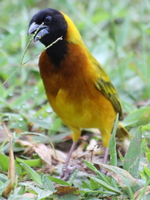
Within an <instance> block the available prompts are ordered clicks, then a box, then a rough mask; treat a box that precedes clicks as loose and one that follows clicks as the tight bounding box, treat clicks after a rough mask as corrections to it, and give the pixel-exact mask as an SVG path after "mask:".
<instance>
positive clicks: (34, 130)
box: [0, 0, 150, 200]
mask: <svg viewBox="0 0 150 200" xmlns="http://www.w3.org/2000/svg"><path fill="white" fill-rule="evenodd" d="M47 7H52V8H55V9H58V10H61V11H63V12H64V13H66V14H67V15H68V16H69V17H70V18H72V20H73V21H74V23H75V24H76V26H77V27H78V29H79V30H80V33H81V35H82V37H83V40H84V42H85V44H86V45H87V47H88V48H89V50H90V52H91V53H92V54H93V55H94V56H95V57H96V58H97V60H98V61H99V62H100V63H101V64H102V65H103V66H104V68H105V70H106V71H107V73H108V74H109V76H110V78H111V80H112V82H113V84H114V86H115V87H116V89H117V91H118V93H119V96H120V99H121V101H122V105H123V109H124V113H125V117H124V120H123V122H122V123H123V124H124V125H125V126H126V127H127V128H128V129H129V130H130V134H131V136H132V137H133V139H132V141H131V143H130V146H129V148H128V151H127V153H126V156H125V157H123V156H122V155H121V154H119V155H120V159H118V160H117V162H118V165H119V164H120V162H121V166H123V168H124V170H123V169H121V168H118V167H117V168H115V166H105V167H106V168H107V169H108V171H109V173H110V174H111V176H110V177H106V176H104V175H103V174H101V173H100V172H99V171H98V170H97V169H96V168H95V167H94V165H92V163H89V162H87V161H85V165H86V166H87V168H90V169H91V170H92V171H94V173H93V174H94V175H91V174H90V175H89V174H85V175H84V174H82V173H81V175H80V173H77V172H75V173H74V174H73V175H72V177H71V179H70V180H69V181H68V182H63V181H61V180H59V179H58V176H56V178H54V177H53V176H52V175H51V176H50V173H46V174H45V175H44V174H43V173H42V172H37V170H35V168H31V166H32V167H39V166H41V168H42V169H43V168H44V167H45V166H44V164H43V163H42V161H41V158H40V157H38V156H37V155H33V157H32V159H31V158H24V159H23V158H20V157H21V154H22V151H23V150H24V149H25V147H23V146H21V145H18V143H17V139H20V138H26V139H25V140H27V141H30V139H29V138H28V135H29V134H30V136H32V138H33V140H34V142H35V143H36V142H37V143H39V142H41V143H46V144H51V143H52V142H53V143H54V144H56V143H58V144H59V143H60V142H61V141H62V139H63V138H64V137H65V136H67V135H68V134H69V132H68V129H67V128H66V127H65V126H64V125H63V124H62V123H61V120H60V119H58V118H57V116H56V115H55V114H54V113H53V112H52V109H51V108H50V106H49V104H48V103H47V100H46V96H45V92H44V89H43V84H42V81H41V78H40V75H39V71H38V67H37V65H38V56H37V57H35V58H33V59H32V60H30V59H31V57H33V56H34V55H36V54H37V53H40V52H41V51H42V50H43V48H44V47H43V46H42V44H40V43H32V44H31V45H30V46H29V48H28V50H27V52H26V55H25V57H24V60H23V63H25V62H26V61H28V60H30V61H29V62H27V63H26V64H24V65H22V64H21V59H22V56H23V53H24V51H25V48H26V45H27V43H28V41H29V37H28V36H27V29H28V23H29V20H30V19H31V17H32V16H33V15H34V14H35V13H36V12H37V11H38V10H40V9H42V8H43V9H44V8H47ZM149 13H150V2H149V1H148V0H144V1H140V0H134V1H129V0H128V1H121V0H117V1H113V0H101V1H99V0H92V1H90V0H83V1H77V0H74V1H69V0H68V1H67V0H61V1H58V0H51V1H41V0H36V1H35V0H22V1H20V0H11V1H9V3H8V2H7V1H1V2H0V17H1V21H0V32H1V34H0V46H1V48H0V84H1V85H0V94H1V95H0V111H1V112H0V122H1V123H0V133H1V132H3V127H2V122H5V124H6V125H7V128H8V130H9V131H10V132H11V133H13V145H14V153H15V155H16V156H17V157H19V158H16V159H15V166H16V173H17V181H16V184H15V186H14V188H13V189H12V190H11V192H10V194H9V195H8V199H17V198H20V197H21V195H23V194H24V193H27V192H28V193H33V194H35V196H36V197H37V199H42V198H43V199H58V194H57V188H56V185H57V186H58V187H60V186H63V187H68V190H69V191H70V190H71V189H72V188H74V189H72V190H71V191H72V192H70V193H69V192H67V194H66V195H64V196H61V197H60V199H67V198H70V199H92V200H95V199H102V198H103V199H108V198H109V197H111V198H112V199H114V200H115V199H121V198H122V199H128V198H129V199H137V198H138V199H141V200H142V199H148V195H147V196H146V192H145V191H146V190H147V189H148V188H147V186H149V185H150V182H149V176H150V170H149V167H150V164H149V163H150V150H149V138H150V137H149V133H150V67H149V66H150V56H149V52H150V45H149V43H150V17H149V16H150V15H149ZM58 133H59V134H58ZM0 137H1V138H2V136H1V135H0ZM112 137H113V136H112ZM0 142H1V146H0V195H1V196H0V198H1V199H6V197H5V196H2V193H3V191H4V189H5V188H6V186H7V185H8V184H9V182H8V181H7V171H8V163H9V158H8V154H7V153H8V139H0ZM113 142H114V140H113V139H112V143H113ZM114 146H115V144H114ZM112 148H113V147H112ZM136 149H138V151H135V150H136ZM114 151H115V149H112V151H111V152H113V155H112V157H113V159H114V160H112V163H113V161H114V162H115V163H116V161H115V159H116V154H115V153H114ZM19 159H20V160H19ZM21 159H22V160H21ZM120 160H121V161H120ZM133 161H134V162H133ZM76 173H77V177H76ZM78 174H79V175H78ZM125 177H126V179H125ZM69 187H70V188H69ZM55 192H56V194H54V193H55ZM68 193H69V194H68ZM69 195H70V196H69ZM136 195H137V196H138V197H137V196H136ZM68 196H69V197H68ZM24 198H25V197H24ZM25 199H27V198H25ZM28 199H31V198H29V197H28Z"/></svg>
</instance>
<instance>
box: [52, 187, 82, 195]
mask: <svg viewBox="0 0 150 200" xmlns="http://www.w3.org/2000/svg"><path fill="white" fill-rule="evenodd" d="M54 194H58V195H66V194H76V195H79V189H78V188H75V187H71V186H59V187H58V188H57V192H55V193H54Z"/></svg>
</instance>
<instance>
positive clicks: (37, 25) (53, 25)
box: [28, 8, 67, 46]
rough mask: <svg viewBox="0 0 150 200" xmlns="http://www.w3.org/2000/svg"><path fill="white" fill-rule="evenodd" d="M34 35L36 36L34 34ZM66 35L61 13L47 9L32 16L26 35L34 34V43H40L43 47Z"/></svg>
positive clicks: (65, 25) (65, 24) (65, 26)
mask: <svg viewBox="0 0 150 200" xmlns="http://www.w3.org/2000/svg"><path fill="white" fill-rule="evenodd" d="M35 33H36V34H35ZM66 33H67V23H66V21H65V19H64V16H63V15H62V13H61V12H59V11H57V10H55V9H52V8H47V9H44V10H41V11H39V12H38V13H37V14H35V15H34V16H33V18H32V19H31V21H30V23H29V29H28V34H35V36H34V41H38V40H39V41H41V42H42V43H43V44H44V45H45V46H48V45H50V44H51V43H52V42H54V41H55V40H56V39H57V38H59V37H61V36H62V37H63V38H65V35H66Z"/></svg>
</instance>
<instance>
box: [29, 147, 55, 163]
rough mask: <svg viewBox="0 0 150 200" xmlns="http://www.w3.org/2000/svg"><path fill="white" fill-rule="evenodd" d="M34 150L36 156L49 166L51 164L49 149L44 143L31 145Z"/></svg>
mask: <svg viewBox="0 0 150 200" xmlns="http://www.w3.org/2000/svg"><path fill="white" fill-rule="evenodd" d="M33 149H34V151H35V152H36V153H37V154H38V156H39V157H40V158H41V159H42V160H43V161H44V162H45V163H47V164H48V165H49V166H51V164H52V159H51V154H50V151H51V149H50V148H48V147H47V146H46V145H45V144H38V145H35V146H34V147H33Z"/></svg>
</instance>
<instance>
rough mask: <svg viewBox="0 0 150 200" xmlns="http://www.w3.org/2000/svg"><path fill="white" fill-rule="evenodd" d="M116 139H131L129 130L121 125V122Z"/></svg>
mask: <svg viewBox="0 0 150 200" xmlns="http://www.w3.org/2000/svg"><path fill="white" fill-rule="evenodd" d="M116 137H117V138H118V139H119V140H124V139H125V138H129V137H130V134H129V132H128V131H127V129H126V128H125V127H124V126H123V125H122V124H121V122H119V123H118V128H117V133H116Z"/></svg>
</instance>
